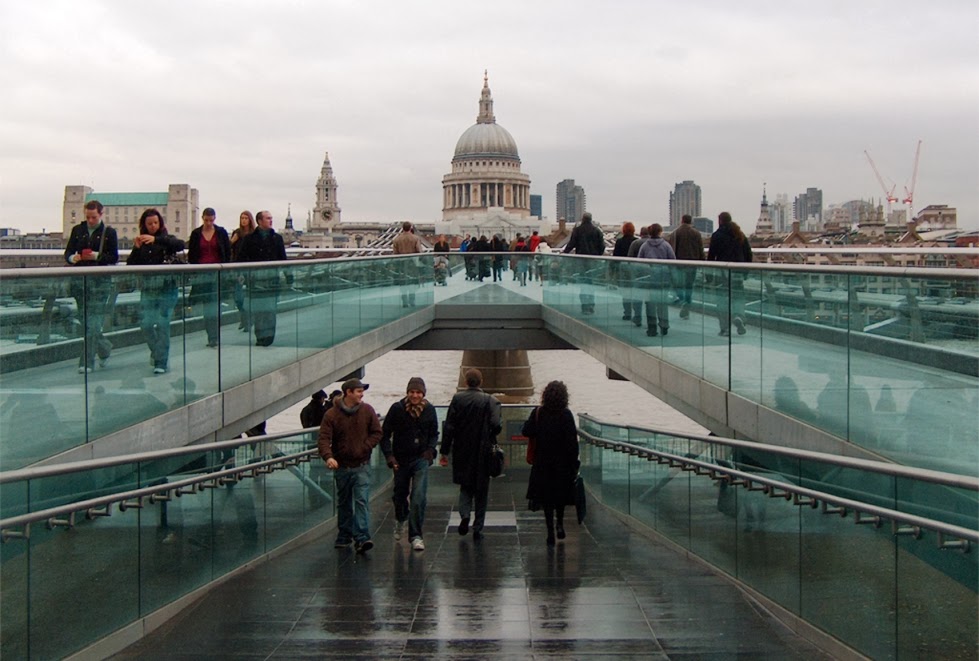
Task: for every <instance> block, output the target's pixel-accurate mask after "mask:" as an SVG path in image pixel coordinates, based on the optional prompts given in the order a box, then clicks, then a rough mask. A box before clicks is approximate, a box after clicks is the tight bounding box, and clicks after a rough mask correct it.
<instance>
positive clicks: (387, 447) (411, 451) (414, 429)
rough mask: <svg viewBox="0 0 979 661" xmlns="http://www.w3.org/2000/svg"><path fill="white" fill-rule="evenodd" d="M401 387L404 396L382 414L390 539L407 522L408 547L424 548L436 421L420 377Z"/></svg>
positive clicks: (437, 434) (382, 441)
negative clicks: (389, 477)
mask: <svg viewBox="0 0 979 661" xmlns="http://www.w3.org/2000/svg"><path fill="white" fill-rule="evenodd" d="M405 390H406V391H407V395H406V396H405V397H404V399H400V400H398V401H396V402H395V403H394V404H392V405H391V408H390V409H388V414H387V415H386V416H384V426H383V428H382V429H383V435H382V436H381V452H383V453H384V457H385V458H386V459H387V464H388V467H389V468H391V470H393V471H394V497H393V500H394V518H395V522H394V539H395V541H398V540H400V539H401V538H402V536H404V532H405V524H407V526H408V539H409V540H411V548H412V549H414V550H415V551H424V550H425V540H424V539H422V525H423V524H424V523H425V502H426V499H427V493H428V467H429V466H431V465H432V463H433V462H434V461H435V455H436V447H437V442H438V438H439V423H438V418H437V417H436V415H435V407H434V406H432V405H431V404H430V403H429V402H428V401H427V400H426V399H425V381H424V380H423V379H422V378H421V377H420V376H413V377H411V378H410V379H408V387H407V388H406V389H405ZM392 438H393V439H394V443H393V444H392V442H391V440H392Z"/></svg>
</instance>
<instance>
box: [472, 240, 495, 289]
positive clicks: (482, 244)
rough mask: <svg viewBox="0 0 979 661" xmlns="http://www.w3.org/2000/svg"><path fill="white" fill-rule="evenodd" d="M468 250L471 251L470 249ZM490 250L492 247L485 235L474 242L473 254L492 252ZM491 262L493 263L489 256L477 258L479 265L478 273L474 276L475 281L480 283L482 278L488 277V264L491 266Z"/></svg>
mask: <svg viewBox="0 0 979 661" xmlns="http://www.w3.org/2000/svg"><path fill="white" fill-rule="evenodd" d="M470 250H473V249H472V248H470ZM492 250H493V246H492V244H491V243H490V241H489V239H487V238H486V235H485V234H483V235H481V236H480V237H479V240H477V241H476V248H475V252H492ZM492 261H493V258H492V257H490V256H489V255H486V256H480V258H479V265H478V267H477V268H478V269H479V271H478V273H477V275H476V279H477V280H479V281H480V282H482V281H483V278H488V277H489V275H490V264H491V262H492Z"/></svg>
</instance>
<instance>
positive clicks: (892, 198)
mask: <svg viewBox="0 0 979 661" xmlns="http://www.w3.org/2000/svg"><path fill="white" fill-rule="evenodd" d="M863 153H864V155H865V156H866V157H867V160H868V161H869V162H870V167H872V168H873V169H874V175H875V176H876V177H877V182H878V183H879V184H880V187H881V190H883V191H884V197H886V198H887V215H888V217H890V215H891V202H897V201H898V197H897V196H896V195H894V190H895V189H896V188H897V184H895V183H894V182H891V187H890V188H887V184H885V183H884V178H883V177H882V176H880V171H879V170H878V169H877V164H876V163H874V159H872V158H871V157H870V152H869V151H867V150H866V149H865V150H863ZM888 181H890V179H888ZM912 188H913V186H912Z"/></svg>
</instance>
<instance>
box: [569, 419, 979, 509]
mask: <svg viewBox="0 0 979 661" xmlns="http://www.w3.org/2000/svg"><path fill="white" fill-rule="evenodd" d="M578 417H579V418H584V419H585V420H589V421H591V422H593V423H595V424H597V425H604V426H608V423H604V422H602V421H601V420H598V419H596V418H594V417H592V416H590V415H588V414H587V413H579V414H578ZM615 426H616V427H619V428H620V429H634V430H636V431H640V432H646V433H650V434H664V435H668V436H673V437H676V438H683V439H687V440H691V441H699V442H701V443H707V444H710V445H725V446H728V447H732V448H740V449H744V450H757V451H761V452H768V453H770V454H776V455H779V456H782V457H788V458H790V459H801V460H805V461H818V462H822V463H825V464H829V465H831V466H836V467H839V468H854V469H857V470H862V471H868V472H871V473H877V474H879V475H886V476H888V477H897V478H907V479H913V480H920V481H922V482H928V483H931V484H939V485H942V486H947V487H955V488H957V489H965V490H967V491H976V492H979V478H976V477H971V476H969V475H959V474H957V473H944V472H942V471H936V470H932V469H928V468H915V467H912V466H902V465H900V464H892V463H888V462H885V461H874V460H872V459H858V458H855V457H841V456H839V455H835V454H828V453H826V452H816V451H814V450H799V449H796V448H788V447H785V446H781V445H770V444H767V443H756V442H754V441H739V440H737V439H733V438H725V437H723V436H705V435H702V434H687V433H682V434H679V433H677V432H676V431H675V430H669V429H657V428H655V427H643V426H639V425H615ZM615 442H616V443H617V442H619V441H615ZM636 447H640V446H636Z"/></svg>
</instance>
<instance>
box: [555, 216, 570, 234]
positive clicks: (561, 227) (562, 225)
mask: <svg viewBox="0 0 979 661" xmlns="http://www.w3.org/2000/svg"><path fill="white" fill-rule="evenodd" d="M557 231H558V232H560V233H561V234H564V233H565V232H567V231H568V221H566V220H565V219H564V218H558V219H557Z"/></svg>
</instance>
